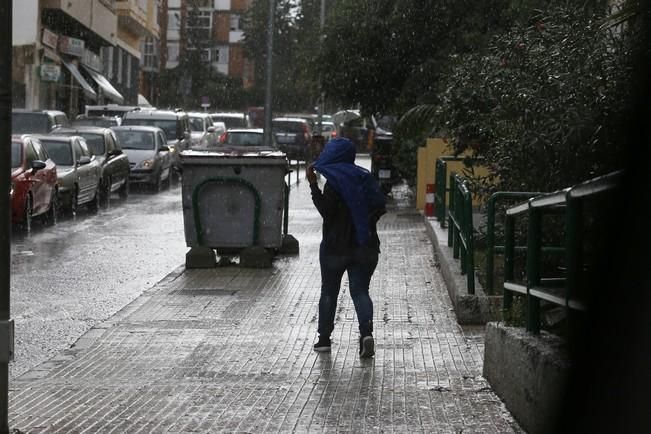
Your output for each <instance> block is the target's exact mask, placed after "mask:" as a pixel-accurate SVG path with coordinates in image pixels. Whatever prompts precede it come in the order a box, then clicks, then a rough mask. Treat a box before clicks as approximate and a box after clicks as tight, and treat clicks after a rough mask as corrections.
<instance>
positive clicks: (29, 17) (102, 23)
mask: <svg viewBox="0 0 651 434" xmlns="http://www.w3.org/2000/svg"><path fill="white" fill-rule="evenodd" d="M157 3H158V0H118V1H116V0H13V34H12V38H13V66H12V87H13V95H14V100H13V105H14V107H26V108H29V109H57V110H62V111H64V112H66V113H67V114H68V115H69V116H71V117H73V116H76V115H77V114H79V113H83V111H84V106H85V105H86V104H105V103H118V104H136V103H137V100H138V93H139V89H140V86H141V84H140V80H141V77H140V69H139V65H140V58H141V56H142V52H141V50H140V46H141V42H142V40H143V39H145V37H151V38H157V37H158V27H157V26H158V25H157V16H158V11H157V7H156V6H157ZM154 63H155V62H154Z"/></svg>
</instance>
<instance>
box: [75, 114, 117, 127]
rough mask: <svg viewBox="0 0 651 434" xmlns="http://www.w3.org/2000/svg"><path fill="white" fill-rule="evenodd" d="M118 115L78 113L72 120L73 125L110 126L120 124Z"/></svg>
mask: <svg viewBox="0 0 651 434" xmlns="http://www.w3.org/2000/svg"><path fill="white" fill-rule="evenodd" d="M120 121H121V118H120V117H119V116H87V115H78V116H77V117H76V118H75V119H74V120H73V121H72V126H73V127H102V128H111V127H117V126H119V125H120Z"/></svg>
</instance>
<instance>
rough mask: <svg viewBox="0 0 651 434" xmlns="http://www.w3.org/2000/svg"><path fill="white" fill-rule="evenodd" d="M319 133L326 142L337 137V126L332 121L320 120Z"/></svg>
mask: <svg viewBox="0 0 651 434" xmlns="http://www.w3.org/2000/svg"><path fill="white" fill-rule="evenodd" d="M321 135H322V136H323V138H324V139H325V141H326V142H327V141H328V140H330V139H334V138H335V137H337V128H336V127H335V124H334V122H331V121H322V122H321Z"/></svg>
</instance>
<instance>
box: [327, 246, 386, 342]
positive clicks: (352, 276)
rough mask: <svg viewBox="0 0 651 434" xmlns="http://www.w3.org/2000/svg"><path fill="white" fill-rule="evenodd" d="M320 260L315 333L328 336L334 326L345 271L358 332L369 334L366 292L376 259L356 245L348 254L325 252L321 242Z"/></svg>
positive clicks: (373, 253)
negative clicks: (317, 316) (316, 331)
mask: <svg viewBox="0 0 651 434" xmlns="http://www.w3.org/2000/svg"><path fill="white" fill-rule="evenodd" d="M319 262H320V264H321V298H320V300H319V330H318V331H319V335H320V336H324V337H329V336H330V334H331V333H332V330H333V329H334V326H335V324H334V323H335V314H336V311H337V298H338V297H339V289H340V288H341V278H342V277H343V275H344V271H348V283H349V287H350V296H351V297H352V299H353V304H354V305H355V312H357V321H358V322H359V332H360V334H361V335H362V336H369V335H371V333H372V332H373V301H372V300H371V297H370V296H369V294H368V287H369V284H370V283H371V276H373V272H374V271H375V267H376V266H377V262H378V253H377V252H376V251H374V250H373V249H369V248H366V247H358V248H356V249H355V251H354V252H352V253H351V254H348V255H328V254H326V253H324V249H323V245H322V246H321V248H320V250H319Z"/></svg>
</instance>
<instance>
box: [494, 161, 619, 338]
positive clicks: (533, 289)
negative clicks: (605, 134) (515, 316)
mask: <svg viewBox="0 0 651 434" xmlns="http://www.w3.org/2000/svg"><path fill="white" fill-rule="evenodd" d="M621 176H622V172H613V173H611V174H608V175H605V176H601V177H598V178H595V179H592V180H589V181H586V182H584V183H581V184H578V185H576V186H574V187H570V188H566V189H564V190H561V191H558V192H555V193H550V194H544V195H541V196H537V197H534V198H531V199H529V200H528V201H527V202H525V203H522V204H519V205H516V206H514V207H511V208H509V209H508V210H507V211H506V219H505V243H504V244H505V246H504V311H505V315H506V314H507V313H508V312H509V311H510V309H511V307H512V304H513V295H514V294H521V295H523V296H525V297H526V327H527V331H529V332H531V333H535V334H537V333H539V332H540V302H541V301H542V300H544V301H546V302H549V303H552V304H555V305H558V306H563V307H565V308H566V309H567V311H568V316H571V315H572V314H573V313H574V312H576V311H585V310H586V307H585V304H584V303H583V301H582V300H581V299H580V297H579V296H578V290H579V289H580V288H582V287H583V286H584V282H583V262H584V261H583V247H584V245H583V244H584V240H583V231H582V229H583V217H584V204H585V202H586V201H588V200H593V199H595V198H596V197H597V196H601V195H603V194H606V193H612V192H613V191H614V190H615V189H616V188H617V186H618V185H619V183H620V180H621ZM546 214H563V215H564V216H565V243H564V249H563V251H564V256H565V258H564V259H565V276H564V277H551V278H545V277H543V275H542V257H543V255H542V253H543V252H544V249H543V247H544V246H543V245H542V219H543V216H544V215H546ZM522 216H524V217H526V218H527V219H528V222H527V246H526V282H525V284H524V285H523V284H521V283H517V282H516V281H515V279H514V257H515V251H516V246H515V219H516V218H518V217H522Z"/></svg>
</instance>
